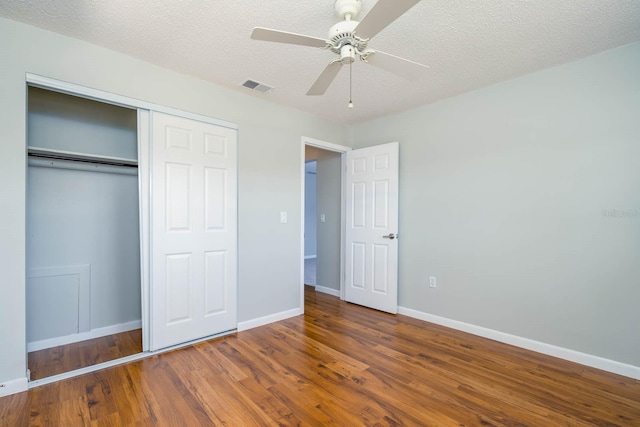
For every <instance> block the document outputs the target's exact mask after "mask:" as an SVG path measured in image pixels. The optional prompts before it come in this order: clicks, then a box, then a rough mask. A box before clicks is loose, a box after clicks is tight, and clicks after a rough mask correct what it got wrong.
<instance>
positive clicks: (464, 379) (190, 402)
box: [0, 289, 640, 427]
mask: <svg viewBox="0 0 640 427" xmlns="http://www.w3.org/2000/svg"><path fill="white" fill-rule="evenodd" d="M305 297H306V314H305V315H304V316H298V317H295V318H291V319H287V320H284V321H280V322H277V323H274V324H271V325H267V326H263V327H260V328H255V329H252V330H249V331H245V332H240V333H238V334H236V335H233V336H227V337H224V338H220V339H216V340H212V341H208V342H204V343H200V344H197V345H194V346H191V347H187V348H184V349H181V350H176V351H173V352H170V353H165V354H162V355H158V356H153V357H149V358H147V359H143V360H140V361H137V362H133V363H130V364H127V365H122V366H118V367H115V368H111V369H106V370H102V371H98V372H94V373H92V374H87V375H84V376H81V377H77V378H73V379H70V380H66V381H61V382H58V383H54V384H49V385H46V386H41V387H37V388H35V389H32V390H30V391H29V392H25V393H20V394H17V395H13V396H9V397H5V398H3V399H0V424H1V425H3V426H24V425H33V426H41V425H43V426H44V425H51V426H76V425H78V426H82V425H86V426H198V425H203V426H210V425H227V426H242V427H244V426H263V425H264V426H266V425H283V426H289V425H310V426H321V425H338V426H360V425H367V426H398V425H410V426H476V425H477V426H593V425H597V426H615V425H617V426H640V382H639V381H636V380H633V379H629V378H625V377H621V376H617V375H613V374H609V373H606V372H602V371H598V370H596V369H592V368H587V367H584V366H581V365H576V364H573V363H570V362H566V361H562V360H559V359H555V358H552V357H547V356H543V355H539V354H536V353H532V352H529V351H526V350H521V349H518V348H515V347H511V346H508V345H505V344H500V343H497V342H494V341H490V340H486V339H483V338H479V337H475V336H472V335H468V334H464V333H461V332H457V331H453V330H450V329H447V328H444V327H440V326H436V325H433V324H429V323H425V322H421V321H418V320H414V319H411V318H408V317H405V316H393V315H388V314H383V313H380V312H376V311H374V310H369V309H366V308H362V307H358V306H355V305H351V304H347V303H344V302H340V301H339V300H338V298H336V297H332V296H328V295H325V294H320V293H316V292H314V291H312V290H309V289H308V290H307V291H306V295H305Z"/></svg>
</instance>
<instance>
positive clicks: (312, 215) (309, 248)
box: [304, 161, 318, 257]
mask: <svg viewBox="0 0 640 427" xmlns="http://www.w3.org/2000/svg"><path fill="white" fill-rule="evenodd" d="M305 168H306V172H305V174H304V256H305V257H308V256H309V257H311V256H314V257H315V256H316V255H317V254H316V251H317V247H318V239H317V236H318V224H316V221H317V209H318V200H317V199H318V194H317V191H316V190H317V188H316V186H317V182H316V176H317V175H316V162H315V161H312V162H307V164H306V165H305Z"/></svg>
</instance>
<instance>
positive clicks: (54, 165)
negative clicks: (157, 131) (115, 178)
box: [28, 155, 138, 176]
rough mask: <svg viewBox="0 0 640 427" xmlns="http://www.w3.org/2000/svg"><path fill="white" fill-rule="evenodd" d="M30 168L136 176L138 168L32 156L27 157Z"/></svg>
mask: <svg viewBox="0 0 640 427" xmlns="http://www.w3.org/2000/svg"><path fill="white" fill-rule="evenodd" d="M28 164H29V166H30V167H41V168H51V169H67V170H75V171H84V172H101V173H111V174H117V175H133V176H136V175H138V167H137V166H135V165H125V166H123V165H109V164H101V163H96V162H88V161H78V160H77V159H76V160H65V159H53V158H43V157H37V156H34V155H29V162H28Z"/></svg>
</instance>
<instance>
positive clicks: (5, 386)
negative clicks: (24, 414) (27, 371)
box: [0, 377, 29, 397]
mask: <svg viewBox="0 0 640 427" xmlns="http://www.w3.org/2000/svg"><path fill="white" fill-rule="evenodd" d="M28 388H29V386H28V381H27V377H24V378H16V379H15V380H11V381H5V382H3V383H0V397H4V396H9V395H11V394H16V393H21V392H23V391H27V389H28Z"/></svg>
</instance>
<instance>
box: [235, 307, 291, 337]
mask: <svg viewBox="0 0 640 427" xmlns="http://www.w3.org/2000/svg"><path fill="white" fill-rule="evenodd" d="M301 314H304V311H303V310H302V309H301V308H294V309H291V310H287V311H281V312H280V313H275V314H270V315H268V316H264V317H258V318H257V319H251V320H246V321H244V322H238V332H241V331H246V330H247V329H253V328H257V327H258V326H264V325H268V324H269V323H273V322H277V321H279V320H284V319H288V318H290V317H295V316H299V315H301Z"/></svg>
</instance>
